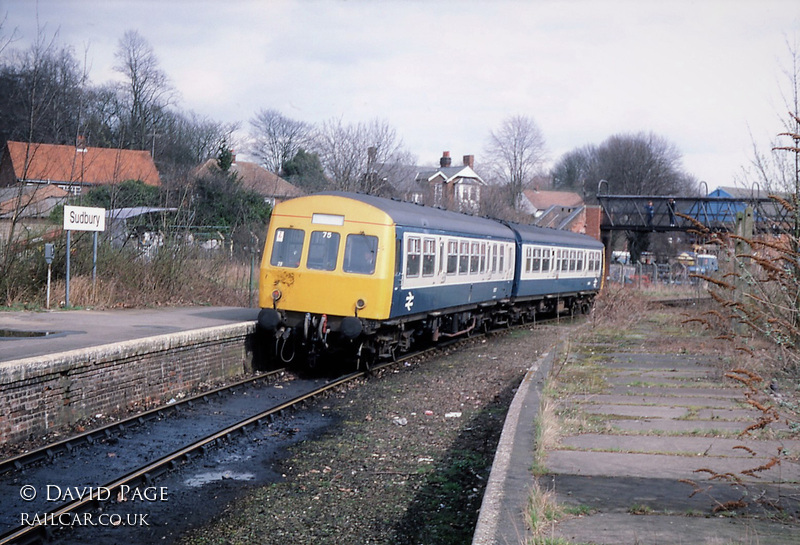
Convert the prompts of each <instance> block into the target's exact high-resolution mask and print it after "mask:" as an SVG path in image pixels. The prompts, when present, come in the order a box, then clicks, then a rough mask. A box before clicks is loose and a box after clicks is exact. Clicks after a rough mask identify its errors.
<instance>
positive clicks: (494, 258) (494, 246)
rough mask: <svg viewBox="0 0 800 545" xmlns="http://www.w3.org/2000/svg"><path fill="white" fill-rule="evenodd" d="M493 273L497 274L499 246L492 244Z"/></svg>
mask: <svg viewBox="0 0 800 545" xmlns="http://www.w3.org/2000/svg"><path fill="white" fill-rule="evenodd" d="M492 272H493V273H495V272H497V244H492Z"/></svg>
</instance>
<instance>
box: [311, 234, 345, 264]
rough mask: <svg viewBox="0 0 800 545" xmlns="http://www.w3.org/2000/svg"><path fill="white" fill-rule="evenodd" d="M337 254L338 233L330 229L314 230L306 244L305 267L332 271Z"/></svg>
mask: <svg viewBox="0 0 800 545" xmlns="http://www.w3.org/2000/svg"><path fill="white" fill-rule="evenodd" d="M338 254H339V233H333V232H331V231H314V232H312V233H311V241H310V242H309V244H308V258H307V259H306V267H308V268H309V269H317V270H320V271H332V270H333V269H335V268H336V257H337V256H338Z"/></svg>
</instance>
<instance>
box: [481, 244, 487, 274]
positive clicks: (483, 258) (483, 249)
mask: <svg viewBox="0 0 800 545" xmlns="http://www.w3.org/2000/svg"><path fill="white" fill-rule="evenodd" d="M485 272H486V243H485V242H481V274H483V273H485Z"/></svg>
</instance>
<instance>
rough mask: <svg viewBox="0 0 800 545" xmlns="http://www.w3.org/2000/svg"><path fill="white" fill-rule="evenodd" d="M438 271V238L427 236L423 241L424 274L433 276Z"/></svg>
mask: <svg viewBox="0 0 800 545" xmlns="http://www.w3.org/2000/svg"><path fill="white" fill-rule="evenodd" d="M435 271H436V240H435V239H432V238H426V239H424V240H423V241H422V276H433V273H434V272H435Z"/></svg>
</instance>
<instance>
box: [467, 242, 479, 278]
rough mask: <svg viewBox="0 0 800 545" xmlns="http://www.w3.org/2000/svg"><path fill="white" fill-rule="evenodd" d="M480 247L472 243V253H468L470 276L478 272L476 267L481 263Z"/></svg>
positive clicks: (476, 243)
mask: <svg viewBox="0 0 800 545" xmlns="http://www.w3.org/2000/svg"><path fill="white" fill-rule="evenodd" d="M480 252H481V245H480V243H478V242H473V243H472V251H471V252H470V256H469V272H470V274H475V273H477V272H478V267H479V266H480V262H481V254H480Z"/></svg>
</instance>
